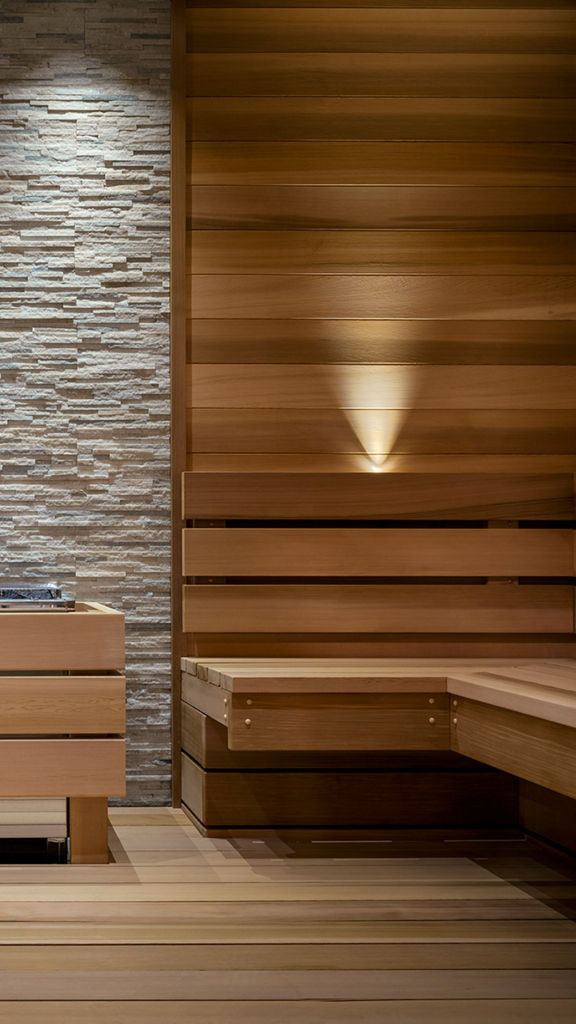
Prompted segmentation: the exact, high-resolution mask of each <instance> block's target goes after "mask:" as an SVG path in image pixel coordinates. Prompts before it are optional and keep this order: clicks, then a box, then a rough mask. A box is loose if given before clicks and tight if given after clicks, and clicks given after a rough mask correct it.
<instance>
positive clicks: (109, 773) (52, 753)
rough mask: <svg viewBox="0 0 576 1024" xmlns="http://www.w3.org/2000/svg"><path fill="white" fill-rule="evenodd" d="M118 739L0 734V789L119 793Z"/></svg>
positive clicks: (11, 792) (5, 792)
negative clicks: (23, 737) (0, 736)
mask: <svg viewBox="0 0 576 1024" xmlns="http://www.w3.org/2000/svg"><path fill="white" fill-rule="evenodd" d="M125 774H126V772H125V742H124V740H122V739H97V740H94V739H49V740H44V739H26V740H16V739H2V740H0V795H1V796H5V797H9V796H17V797H25V796H30V797H39V796H40V797H43V796H47V797H56V796H66V797H93V796H97V797H101V796H103V795H104V794H106V795H109V796H124V794H125V792H126V782H125Z"/></svg>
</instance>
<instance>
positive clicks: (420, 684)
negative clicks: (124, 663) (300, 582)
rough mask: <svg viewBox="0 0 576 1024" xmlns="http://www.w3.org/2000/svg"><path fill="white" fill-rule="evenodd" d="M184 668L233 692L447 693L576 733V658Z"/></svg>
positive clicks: (270, 661) (243, 662)
mask: <svg viewBox="0 0 576 1024" xmlns="http://www.w3.org/2000/svg"><path fill="white" fill-rule="evenodd" d="M182 669H183V670H184V671H185V672H186V673H189V674H190V675H192V676H195V677H196V678H198V679H199V680H202V681H204V682H206V683H208V684H210V685H211V686H217V687H221V688H222V689H224V690H227V691H230V692H232V693H305V692H317V693H342V692H347V691H354V690H355V691H358V690H359V688H361V690H362V692H372V693H398V692H412V693H414V692H416V693H417V692H431V691H432V692H436V693H446V692H447V693H450V694H451V695H452V696H453V697H455V698H457V697H466V698H468V699H470V700H475V701H479V702H481V703H485V704H491V705H493V706H496V707H502V708H507V709H508V710H511V711H517V712H520V713H521V714H525V715H531V716H533V717H536V718H542V719H544V720H547V721H551V722H557V723H559V724H561V725H568V726H572V727H576V659H575V660H574V661H569V660H564V659H558V660H548V661H544V660H543V661H534V660H533V659H532V660H530V659H517V658H516V659H515V658H510V659H502V658H499V659H496V658H494V659H491V658H482V659H478V658H475V659H473V658H469V659H466V658H464V659H462V658H460V659H435V658H402V659H389V658H380V659H376V658H374V659H370V658H367V659H362V660H354V659H351V658H350V659H347V658H332V659H331V658H323V659H289V658H267V659H264V658H245V659H232V658H223V659H215V660H214V661H211V660H208V659H200V658H183V659H182Z"/></svg>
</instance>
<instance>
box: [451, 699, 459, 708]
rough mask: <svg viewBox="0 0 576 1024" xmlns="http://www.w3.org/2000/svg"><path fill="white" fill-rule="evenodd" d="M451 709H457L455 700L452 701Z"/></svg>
mask: <svg viewBox="0 0 576 1024" xmlns="http://www.w3.org/2000/svg"><path fill="white" fill-rule="evenodd" d="M452 707H453V708H457V707H458V701H457V700H453V701H452Z"/></svg>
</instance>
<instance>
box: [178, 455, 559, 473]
mask: <svg viewBox="0 0 576 1024" xmlns="http://www.w3.org/2000/svg"><path fill="white" fill-rule="evenodd" d="M186 469H187V470H189V471H190V472H194V473H259V474H260V473H264V474H266V473H289V474H292V473H306V474H309V473H345V474H346V473H354V474H364V473H366V472H367V471H368V470H369V469H370V465H369V460H368V458H367V456H366V455H360V454H356V455H353V454H346V453H344V454H342V455H299V454H291V455H287V454H286V453H284V454H282V455H270V454H269V455H266V454H264V455H262V454H258V453H256V454H251V455H245V454H243V453H238V452H234V453H231V454H228V455H222V454H210V453H201V454H192V453H188V455H187V456H186ZM386 469H387V472H394V473H444V474H445V473H452V474H458V473H468V474H470V473H514V474H524V473H545V474H549V473H554V474H556V473H576V455H478V454H476V455H473V456H470V455H402V454H398V455H390V456H389V457H388V458H387V460H386Z"/></svg>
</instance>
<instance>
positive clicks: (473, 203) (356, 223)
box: [188, 184, 576, 318]
mask: <svg viewBox="0 0 576 1024" xmlns="http://www.w3.org/2000/svg"><path fill="white" fill-rule="evenodd" d="M188 209H189V211H190V225H191V226H192V227H196V228H209V229H212V228H219V229H237V228H242V229H245V230H246V229H250V230H252V229H259V230H262V229H266V230H270V229H275V230H278V229H284V228H288V229H290V230H296V229H302V228H304V229H311V228H349V229H359V228H369V229H373V228H396V229H406V228H408V229H410V230H414V229H418V230H426V229H429V230H430V229H431V230H435V229H437V228H441V229H442V230H443V231H569V230H571V231H574V230H576V189H574V188H561V187H558V188H554V189H550V188H543V187H528V186H525V187H521V188H519V187H512V186H505V187H504V186H503V187H497V188H494V187H480V186H478V187H476V186H474V187H469V186H454V187H453V188H450V189H447V188H445V187H442V186H435V185H430V186H426V187H424V186H423V187H419V186H417V185H403V184H392V185H382V186H380V185H363V184H361V185H356V186H354V187H350V186H343V185H262V186H261V187H260V188H251V187H250V186H242V185H218V186H210V185H196V186H194V187H192V188H189V189H188ZM256 315H259V314H256ZM327 315H328V316H334V313H328V314H327ZM365 315H366V312H365V310H364V311H363V312H362V313H361V314H360V316H365ZM407 315H410V314H407ZM412 315H413V314H412ZM532 315H533V318H537V317H538V315H537V313H536V311H534V312H533V314H532Z"/></svg>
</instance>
